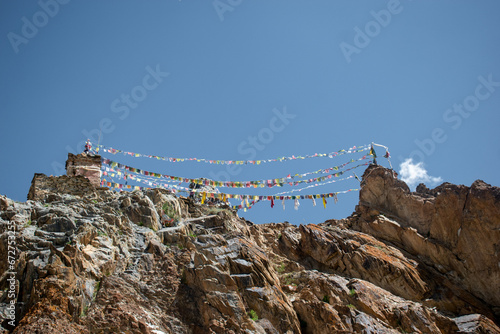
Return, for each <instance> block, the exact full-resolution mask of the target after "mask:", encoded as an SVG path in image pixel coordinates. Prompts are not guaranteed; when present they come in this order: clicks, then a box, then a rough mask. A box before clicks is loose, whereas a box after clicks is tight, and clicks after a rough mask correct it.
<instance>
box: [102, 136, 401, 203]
mask: <svg viewBox="0 0 500 334" xmlns="http://www.w3.org/2000/svg"><path fill="white" fill-rule="evenodd" d="M375 146H378V147H382V148H384V149H385V154H384V156H383V157H384V158H386V159H387V160H388V161H389V164H390V160H389V157H390V153H389V149H388V148H387V147H386V146H383V145H380V144H375V143H371V145H363V146H358V147H356V146H354V147H352V148H349V149H348V150H339V151H337V152H332V153H327V154H317V153H315V154H313V155H307V156H295V155H292V156H290V157H279V158H275V159H267V160H208V159H198V158H171V157H161V156H151V155H143V154H138V153H133V152H127V151H121V150H116V149H113V148H107V147H104V146H102V145H99V146H98V147H97V149H99V148H102V151H103V152H108V153H111V154H117V153H122V154H126V155H129V156H132V157H148V158H155V159H158V160H166V161H169V162H184V161H196V162H206V163H210V164H228V165H230V164H237V165H242V164H254V165H260V164H262V163H267V162H273V161H277V162H284V161H288V160H298V159H307V158H314V157H328V158H333V157H336V156H339V155H342V154H348V153H355V152H362V151H368V150H369V153H368V154H366V153H365V155H363V156H362V157H361V158H358V159H356V160H355V159H350V160H349V161H347V162H345V163H343V164H341V165H338V166H335V167H330V168H326V169H319V170H316V171H311V172H307V173H297V174H292V173H288V174H287V175H286V176H285V177H281V178H275V179H267V180H252V181H225V182H222V181H215V180H210V179H205V178H198V179H193V178H186V177H180V176H173V175H165V174H161V173H156V172H151V171H146V170H141V169H138V168H135V167H132V166H127V165H123V164H121V163H118V162H116V161H112V160H110V159H104V158H103V159H102V160H101V162H102V169H101V171H102V175H103V176H109V177H110V178H111V181H112V182H108V181H106V180H105V179H102V183H101V184H102V185H103V186H108V187H109V188H110V189H112V190H114V191H122V190H125V189H126V190H132V189H133V190H142V189H151V188H163V189H167V190H169V191H171V192H174V193H175V192H185V193H189V194H190V195H193V194H195V193H201V195H200V198H201V203H202V204H205V203H207V201H208V202H210V200H213V199H216V200H219V201H223V202H225V203H227V202H228V201H229V200H231V199H235V200H239V201H240V205H238V206H233V208H235V209H243V210H245V211H246V210H247V209H250V208H251V207H252V206H253V205H255V204H256V203H258V202H260V201H266V200H267V201H270V202H271V208H274V205H275V201H276V200H281V204H282V206H283V210H285V201H286V200H293V201H294V209H295V210H298V209H299V206H300V200H301V199H311V200H312V205H313V206H316V199H319V198H321V200H322V202H323V207H324V208H325V209H326V205H327V198H333V200H334V202H335V203H337V202H338V197H337V195H338V194H340V193H347V192H350V191H358V190H359V189H348V190H344V191H339V192H332V193H322V194H314V195H295V194H293V193H295V192H301V191H303V190H305V189H310V188H312V187H318V186H322V185H326V184H330V183H334V182H339V181H343V180H347V179H350V178H352V177H356V178H357V176H356V174H355V173H354V172H353V174H354V176H348V177H344V178H339V177H340V176H341V175H343V174H344V173H345V172H347V171H351V170H354V169H356V168H359V167H361V166H367V165H369V164H370V163H371V162H370V161H369V162H363V161H362V160H365V159H369V158H372V159H373V162H374V163H376V158H377V153H376V151H375ZM355 162H361V163H359V164H357V165H355V164H354V163H355ZM349 164H353V166H349V167H350V168H347V169H346V167H347V166H348V165H349ZM391 168H392V165H391ZM311 174H320V175H317V176H316V177H310V178H306V176H308V175H311ZM115 176H116V177H118V178H120V179H121V178H123V179H124V182H125V184H122V183H117V182H115V181H114V179H113V178H114V177H115ZM130 180H132V181H135V182H140V183H143V184H145V185H147V187H141V186H134V185H129V184H128V183H129V181H130ZM183 183H194V184H195V185H200V186H212V187H214V189H213V190H208V191H207V188H205V187H195V188H197V189H190V188H187V187H184V186H182V184H183ZM302 183H305V184H309V185H307V186H304V187H302V188H300V189H292V190H289V191H286V192H281V193H278V194H275V195H249V194H230V193H225V192H224V193H220V192H219V190H218V187H227V188H264V187H267V188H272V187H283V186H285V185H290V186H298V185H300V184H302Z"/></svg>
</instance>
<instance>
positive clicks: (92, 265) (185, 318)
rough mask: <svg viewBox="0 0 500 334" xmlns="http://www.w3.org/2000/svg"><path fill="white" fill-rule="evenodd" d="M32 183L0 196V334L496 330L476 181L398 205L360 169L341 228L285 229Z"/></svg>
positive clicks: (488, 235) (489, 248) (375, 177)
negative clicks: (354, 200)
mask: <svg viewBox="0 0 500 334" xmlns="http://www.w3.org/2000/svg"><path fill="white" fill-rule="evenodd" d="M33 183H34V184H33V185H32V189H31V190H30V195H29V198H30V200H28V201H27V202H25V203H19V202H14V201H12V200H10V199H8V198H6V197H0V233H1V236H0V254H2V261H1V262H0V288H1V289H2V291H3V293H2V295H1V297H0V317H1V318H2V319H4V320H3V322H2V327H3V329H0V333H2V332H5V333H7V332H9V331H11V332H13V333H54V332H57V333H154V334H162V333H352V332H355V333H500V328H499V327H498V323H499V321H500V254H499V253H500V189H499V188H496V187H491V186H489V185H487V184H485V183H484V182H482V181H476V182H474V183H473V184H472V186H471V187H466V186H456V185H452V184H443V185H441V186H439V187H437V188H435V189H432V190H429V189H427V188H426V187H425V186H423V185H421V186H419V187H418V189H417V192H414V193H412V192H410V191H409V189H408V187H407V186H406V184H404V183H403V182H402V181H400V180H398V179H397V178H396V176H395V174H394V172H393V171H391V170H388V169H385V168H383V167H379V166H370V167H369V168H367V170H366V171H365V174H364V176H363V180H362V190H361V192H360V201H359V205H358V206H357V207H356V211H355V212H354V213H353V214H352V216H350V217H348V218H346V219H342V220H330V221H327V222H325V223H322V224H319V225H314V224H309V225H300V226H294V225H290V224H288V223H280V224H264V225H255V224H253V223H251V222H249V221H245V220H243V219H241V218H239V217H238V216H237V214H236V213H235V212H233V211H231V210H230V209H228V208H225V207H220V206H207V205H198V204H195V203H194V202H192V201H191V200H190V199H189V198H184V197H175V196H173V195H171V194H169V193H167V192H166V191H162V190H158V189H154V190H147V191H134V192H120V193H116V192H112V191H109V190H107V189H105V188H99V187H95V186H93V185H92V184H91V183H90V182H89V181H88V180H87V179H86V178H85V177H83V176H75V177H67V176H61V177H46V176H44V175H40V174H37V175H36V176H35V178H34V180H33ZM167 215H168V217H167ZM172 222H175V223H172ZM12 226H15V228H16V232H15V239H13V238H12V237H11V238H9V236H11V235H13V233H11V232H12ZM12 240H15V242H12ZM12 245H15V249H16V252H15V262H13V263H14V264H13V266H12V267H9V265H10V264H9V261H7V260H6V259H7V254H8V253H9V250H10V248H9V246H12ZM12 277H13V278H12ZM12 282H15V284H12ZM13 288H14V289H15V298H14V299H12V294H11V293H10V292H11V291H12V289H13ZM12 300H14V302H12ZM11 305H15V315H16V322H15V326H12V324H14V323H13V322H11V321H10V319H11V316H12V314H13V313H14V311H13V310H12V309H13V307H12V306H11Z"/></svg>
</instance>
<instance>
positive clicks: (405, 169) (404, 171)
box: [399, 158, 443, 190]
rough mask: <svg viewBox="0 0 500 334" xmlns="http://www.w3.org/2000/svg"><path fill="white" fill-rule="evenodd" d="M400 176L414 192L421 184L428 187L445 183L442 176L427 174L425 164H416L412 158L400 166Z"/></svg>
mask: <svg viewBox="0 0 500 334" xmlns="http://www.w3.org/2000/svg"><path fill="white" fill-rule="evenodd" d="M399 175H400V177H401V180H403V181H404V182H406V184H407V185H408V186H409V187H410V189H412V190H414V189H415V187H416V186H417V185H418V184H419V183H425V184H426V185H427V186H435V185H437V184H438V183H441V182H443V179H442V178H441V177H440V176H438V177H435V176H430V175H429V174H427V170H426V169H425V167H424V163H423V162H419V163H417V164H415V163H413V159H411V158H409V159H406V160H405V161H403V162H402V163H401V164H400V165H399Z"/></svg>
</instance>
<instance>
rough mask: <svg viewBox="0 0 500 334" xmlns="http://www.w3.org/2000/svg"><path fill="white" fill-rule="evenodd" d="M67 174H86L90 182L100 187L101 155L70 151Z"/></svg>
mask: <svg viewBox="0 0 500 334" xmlns="http://www.w3.org/2000/svg"><path fill="white" fill-rule="evenodd" d="M66 175H68V176H77V175H82V176H85V177H86V178H87V179H89V180H90V183H92V184H93V185H94V186H96V187H99V185H100V183H101V156H100V155H89V154H85V153H80V154H77V155H74V154H72V153H68V160H66Z"/></svg>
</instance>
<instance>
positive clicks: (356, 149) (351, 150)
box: [95, 145, 370, 165]
mask: <svg viewBox="0 0 500 334" xmlns="http://www.w3.org/2000/svg"><path fill="white" fill-rule="evenodd" d="M95 147H96V151H97V152H98V151H99V150H100V149H102V151H103V152H105V153H110V154H117V153H121V154H123V155H128V156H131V157H145V158H152V159H157V160H164V161H168V162H186V161H195V162H204V163H209V164H217V165H219V164H220V165H247V164H251V165H260V164H262V163H268V162H284V161H288V160H303V159H309V158H321V157H327V158H334V157H337V156H339V155H343V154H350V153H357V152H362V151H366V150H368V149H369V148H370V145H361V146H353V147H351V148H348V149H347V150H345V149H341V150H338V151H336V152H330V153H314V154H308V155H305V156H300V155H292V156H288V157H278V158H274V159H264V160H216V159H199V158H173V157H165V156H157V155H149V154H141V153H134V152H128V151H123V150H119V149H115V148H112V147H106V146H104V145H96V146H95Z"/></svg>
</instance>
